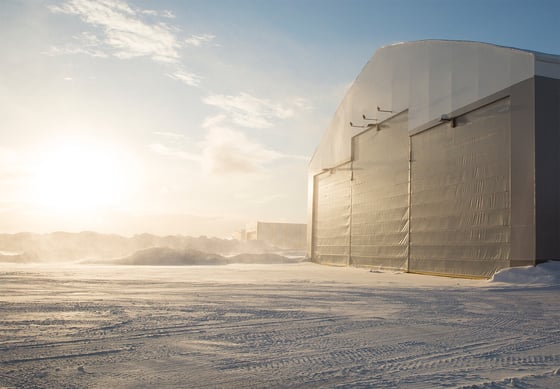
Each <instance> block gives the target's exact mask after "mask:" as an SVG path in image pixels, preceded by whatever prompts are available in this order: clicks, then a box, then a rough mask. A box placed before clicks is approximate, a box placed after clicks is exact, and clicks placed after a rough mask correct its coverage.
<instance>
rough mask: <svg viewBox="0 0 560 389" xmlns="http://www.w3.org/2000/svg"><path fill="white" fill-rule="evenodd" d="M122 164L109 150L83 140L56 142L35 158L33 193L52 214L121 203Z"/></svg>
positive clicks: (122, 184) (84, 210)
mask: <svg viewBox="0 0 560 389" xmlns="http://www.w3.org/2000/svg"><path fill="white" fill-rule="evenodd" d="M125 187H126V179H125V175H124V174H123V169H122V163H121V162H120V161H119V158H118V155H116V153H114V152H113V151H112V150H111V149H110V148H107V147H101V146H99V145H95V144H94V143H88V142H83V141H75V140H74V141H65V142H58V143H57V144H56V146H54V147H49V151H48V152H45V153H42V155H41V156H40V157H39V158H38V164H37V166H36V169H35V193H34V197H35V198H36V199H37V203H39V204H40V205H41V206H42V207H44V208H47V209H49V210H51V211H58V212H61V211H65V212H88V211H91V212H94V211H96V210H100V209H102V208H104V207H108V206H114V205H116V204H117V203H119V202H120V201H121V200H122V197H123V194H124V191H125Z"/></svg>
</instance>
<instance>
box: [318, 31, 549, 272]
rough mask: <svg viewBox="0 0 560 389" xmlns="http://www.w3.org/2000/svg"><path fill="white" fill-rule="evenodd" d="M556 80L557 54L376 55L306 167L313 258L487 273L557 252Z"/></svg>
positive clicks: (442, 51) (479, 48)
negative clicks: (548, 211) (551, 241)
mask: <svg viewBox="0 0 560 389" xmlns="http://www.w3.org/2000/svg"><path fill="white" fill-rule="evenodd" d="M536 79H538V80H539V82H538V83H535V80H536ZM558 79H560V57H558V56H553V55H547V54H541V53H533V52H529V51H523V50H518V49H512V48H505V47H498V46H493V45H489V44H484V43H477V42H454V41H419V42H410V43H402V44H397V45H392V46H388V47H384V48H381V49H379V50H378V51H377V52H376V53H375V55H374V56H373V57H372V59H371V60H370V61H369V62H368V63H367V64H366V66H365V67H364V69H363V70H362V72H361V73H360V75H359V76H358V77H357V79H356V81H355V82H354V84H353V85H352V87H351V88H350V90H349V91H348V93H347V95H346V97H345V98H344V99H343V101H342V102H341V104H340V106H339V108H338V110H337V112H336V114H335V116H334V118H333V120H332V122H331V124H330V126H329V127H328V128H327V130H326V132H325V134H324V136H323V138H322V140H321V142H320V144H319V146H318V148H317V150H316V152H315V154H314V156H313V159H312V161H311V163H310V169H309V183H310V184H309V203H310V206H309V219H308V220H309V223H310V225H311V228H308V252H309V255H310V256H311V258H312V259H313V260H314V261H316V262H319V263H328V264H338V265H356V266H372V267H375V266H378V267H388V268H397V269H403V270H408V271H416V272H427V273H438V274H453V275H467V276H485V277H487V276H490V275H491V274H492V273H494V272H495V271H496V270H498V269H501V268H503V267H507V266H512V265H526V264H534V263H535V262H537V261H539V260H546V259H551V258H554V257H555V256H556V257H560V250H558V248H559V247H560V246H559V245H558V244H556V246H554V244H551V243H550V240H553V241H558V240H560V207H559V206H558V204H559V203H560V187H558V188H557V186H558V185H556V184H553V183H551V182H550V181H554V182H555V181H556V180H552V178H553V177H555V176H556V177H557V176H558V174H557V173H560V172H559V171H558V170H559V169H560V164H558V163H554V161H556V160H557V159H558V157H556V159H554V158H555V157H554V155H557V154H558V153H555V151H559V152H560V150H559V149H560V137H559V136H558V132H560V124H559V123H560V119H559V118H558V116H559V115H558V112H560V102H559V98H558V92H559V91H560V83H558V82H557V81H558ZM543 107H544V108H543ZM535 140H537V142H536V141H535ZM539 149H542V151H539ZM556 162H560V161H556ZM536 169H537V170H538V172H537V174H535V170H536ZM539 174H540V176H542V177H543V179H538V180H537V179H536V177H538V176H539ZM551 185H553V186H554V187H553V188H552V189H554V188H556V189H555V190H553V191H552V193H556V194H557V195H556V196H555V195H554V194H553V195H550V191H549V190H547V189H548V187H549V186H551ZM544 204H546V206H545V205H544ZM545 207H546V209H552V211H553V214H555V215H556V217H555V218H551V217H550V216H549V213H547V212H545V211H544V208H545ZM541 234H544V235H546V236H547V238H546V239H543V238H542V237H541ZM555 248H556V249H555Z"/></svg>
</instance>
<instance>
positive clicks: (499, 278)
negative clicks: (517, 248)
mask: <svg viewBox="0 0 560 389" xmlns="http://www.w3.org/2000/svg"><path fill="white" fill-rule="evenodd" d="M490 282H503V283H509V284H517V285H527V284H534V285H551V286H554V285H559V286H560V261H552V262H546V263H542V264H540V265H538V266H523V267H510V268H507V269H502V270H500V271H498V272H496V274H494V276H493V277H492V279H491V280H490Z"/></svg>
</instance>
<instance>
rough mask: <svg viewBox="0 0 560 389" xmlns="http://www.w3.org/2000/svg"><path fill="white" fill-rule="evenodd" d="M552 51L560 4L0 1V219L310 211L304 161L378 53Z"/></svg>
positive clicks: (559, 34)
mask: <svg viewBox="0 0 560 389" xmlns="http://www.w3.org/2000/svg"><path fill="white" fill-rule="evenodd" d="M419 39H461V40H477V41H485V42H490V43H495V44H499V45H505V46H513V47H520V48H526V49H531V50H536V51H542V52H549V53H554V54H560V1H557V0H552V1H538V0H533V1H498V0H481V1H473V0H469V1H467V0H462V1H452V0H449V1H442V0H440V1H436V0H415V1H374V0H369V1H352V0H345V1H342V0H339V1H327V0H316V1H311V0H307V1H306V0H298V1H288V0H283V1H272V0H260V1H240V0H235V1H234V0H232V1H212V0H203V1H180V0H177V1H166V0H161V1H155V0H152V1H132V0H130V1H125V0H99V1H95V0H66V1H56V0H52V1H40V0H29V1H25V0H21V1H14V0H1V1H0V48H1V49H2V55H1V56H0V131H1V132H0V134H1V142H0V232H17V231H35V232H47V231H52V230H68V231H81V230H97V231H101V232H114V233H121V234H133V233H140V232H152V233H158V234H186V235H201V234H205V235H217V236H228V235H230V234H231V233H232V232H233V231H235V230H237V229H239V228H242V227H243V226H244V225H245V223H249V222H253V221H256V220H263V221H285V222H305V221H306V207H307V205H306V201H307V194H306V191H307V175H306V174H307V164H308V161H309V159H310V157H311V155H312V154H313V151H314V149H315V147H316V145H317V144H318V142H319V139H320V137H321V134H322V132H323V130H324V129H325V127H326V126H327V124H328V122H329V120H330V118H331V117H332V115H333V114H334V111H335V109H336V107H337V105H338V103H339V102H340V100H341V99H342V97H343V95H344V93H345V91H346V89H347V88H348V87H349V85H350V84H351V83H352V81H353V80H354V79H355V77H356V76H357V75H358V73H359V72H360V70H361V68H362V67H363V66H364V65H365V63H366V62H367V61H368V59H369V58H370V57H371V56H372V54H373V53H374V51H375V50H376V49H377V48H379V47H380V46H384V45H389V44H392V43H395V42H400V41H408V40H419Z"/></svg>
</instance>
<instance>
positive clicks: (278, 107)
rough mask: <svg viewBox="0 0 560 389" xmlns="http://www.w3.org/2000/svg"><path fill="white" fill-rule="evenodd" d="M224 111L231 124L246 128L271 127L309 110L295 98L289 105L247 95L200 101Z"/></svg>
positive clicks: (301, 101) (213, 96) (212, 97)
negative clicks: (276, 122) (277, 121)
mask: <svg viewBox="0 0 560 389" xmlns="http://www.w3.org/2000/svg"><path fill="white" fill-rule="evenodd" d="M202 101H203V102H204V103H206V104H209V105H213V106H216V107H219V108H221V109H222V110H224V111H226V112H227V113H228V114H229V115H230V117H231V120H232V122H233V123H235V124H237V125H239V126H242V127H248V128H268V127H272V125H273V123H274V121H275V120H278V119H288V118H291V117H294V116H295V115H296V113H297V112H298V111H300V110H303V109H309V106H308V105H306V100H304V99H302V98H296V99H294V100H293V101H292V102H291V103H276V102H273V101H270V100H268V99H261V98H258V97H255V96H252V95H250V94H248V93H240V94H239V95H237V96H226V95H210V96H207V97H205V98H203V100H202Z"/></svg>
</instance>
